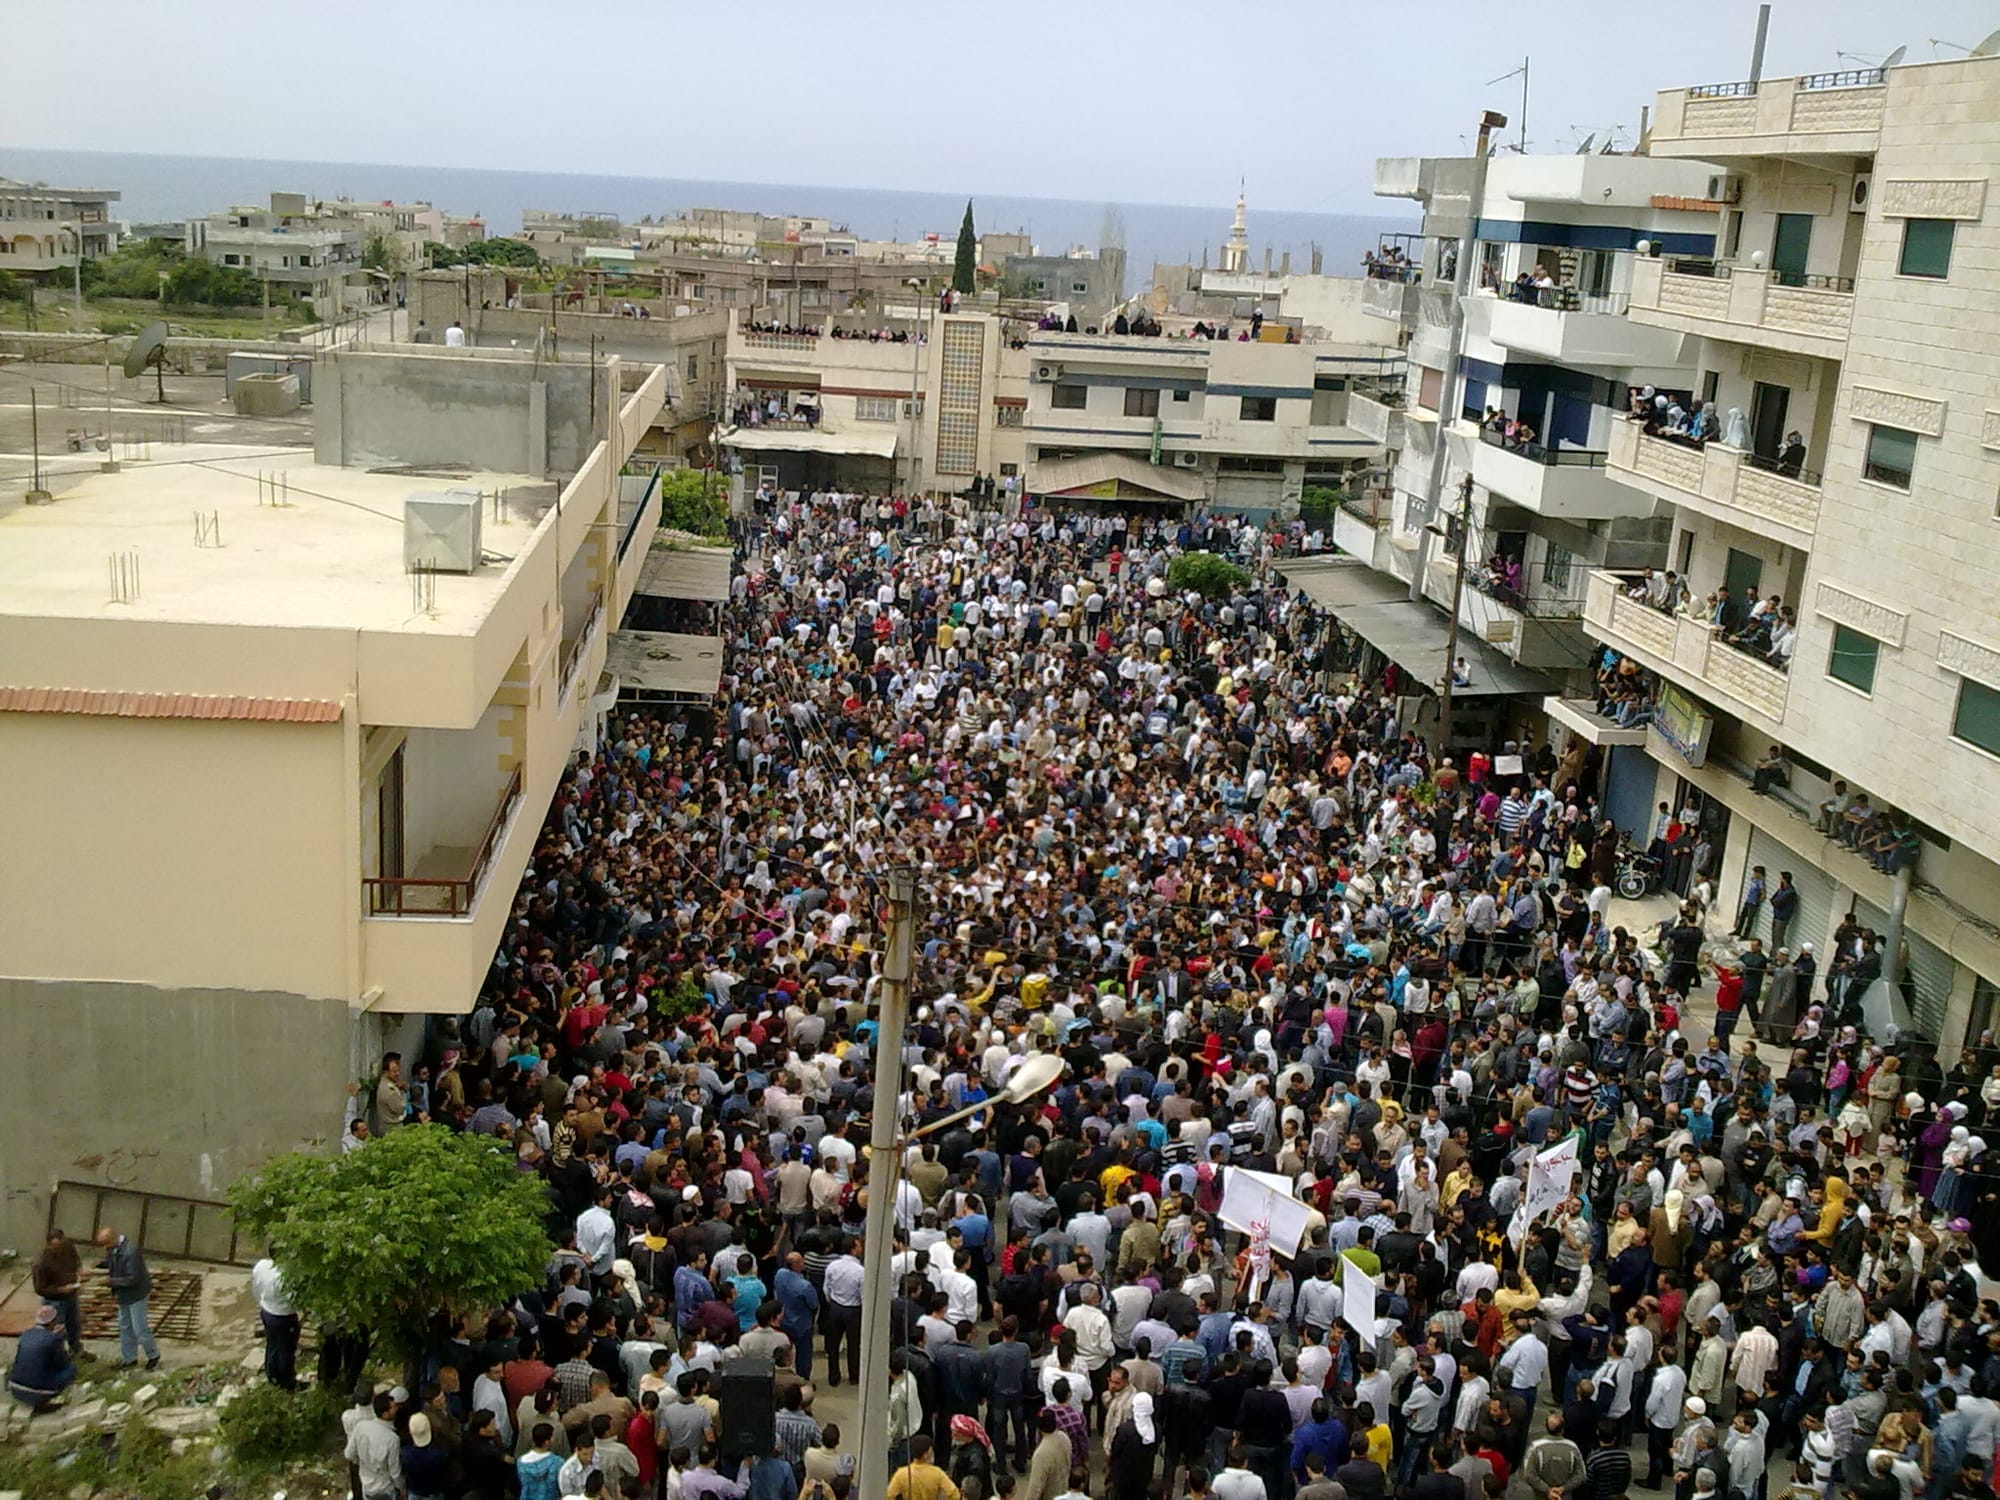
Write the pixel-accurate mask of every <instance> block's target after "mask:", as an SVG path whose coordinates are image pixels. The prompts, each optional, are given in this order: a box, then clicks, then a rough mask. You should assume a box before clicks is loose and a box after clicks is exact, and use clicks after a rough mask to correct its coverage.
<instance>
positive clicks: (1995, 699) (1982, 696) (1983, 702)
mask: <svg viewBox="0 0 2000 1500" xmlns="http://www.w3.org/2000/svg"><path fill="white" fill-rule="evenodd" d="M1951 733H1952V738H1954V739H1960V740H1964V741H1965V742H1966V744H1968V745H1977V746H1978V747H1979V748H1980V749H1981V750H1984V751H1985V752H1986V753H1987V754H1988V755H2000V688H1990V687H1988V686H1987V685H1986V684H1985V683H1983V682H1974V681H1973V680H1972V679H1971V678H1970V677H1967V678H1964V679H1962V680H1961V681H1960V682H1959V685H1958V710H1957V712H1955V713H1954V714H1953V715H1952V716H1951Z"/></svg>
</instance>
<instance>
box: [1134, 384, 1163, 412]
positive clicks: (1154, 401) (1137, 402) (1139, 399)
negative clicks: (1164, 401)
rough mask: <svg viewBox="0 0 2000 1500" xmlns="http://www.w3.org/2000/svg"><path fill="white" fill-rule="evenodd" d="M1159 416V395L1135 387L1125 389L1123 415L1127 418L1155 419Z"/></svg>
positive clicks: (1156, 392) (1155, 392)
mask: <svg viewBox="0 0 2000 1500" xmlns="http://www.w3.org/2000/svg"><path fill="white" fill-rule="evenodd" d="M1159 414H1160V393H1159V392H1158V391H1142V390H1140V389H1139V388H1138V387H1136V386H1127V387H1126V388H1125V415H1126V416H1128V417H1157V416H1158V415H1159Z"/></svg>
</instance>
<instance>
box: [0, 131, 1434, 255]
mask: <svg viewBox="0 0 2000 1500" xmlns="http://www.w3.org/2000/svg"><path fill="white" fill-rule="evenodd" d="M0 176H4V177H12V178H17V179H20V180H23V181H27V182H36V181H41V182H48V183H53V184H55V185H57V186H62V187H90V188H98V189H102V190H106V191H114V192H117V193H119V194H120V198H119V203H118V209H117V217H119V218H120V219H122V220H124V221H125V222H126V223H127V224H129V225H133V226H138V225H144V224H171V223H179V222H184V221H185V220H188V219H192V218H199V217H201V216H202V215H204V214H210V213H217V212H220V211H222V210H223V209H226V208H229V207H232V206H235V205H238V204H243V205H251V204H264V203H267V202H268V201H269V197H270V194H271V193H273V192H302V193H306V194H308V195H309V196H311V197H314V198H320V199H331V198H340V197H347V198H353V199H356V200H358V201H364V202H367V201H374V202H379V201H381V200H383V199H394V200H396V201H399V202H404V201H409V200H413V199H422V200H426V201H428V202H430V203H432V204H434V205H435V206H436V207H438V208H440V209H442V210H444V211H445V212H446V213H451V214H460V215H465V214H477V215H479V216H480V217H481V218H482V219H484V220H485V222H486V228H487V233H488V234H489V235H506V234H512V233H515V232H517V231H518V230H519V228H520V224H521V215H522V213H523V211H524V210H530V209H533V210H544V211H553V212H560V213H576V214H612V215H616V216H617V217H618V218H620V219H621V220H623V221H624V222H627V223H630V222H633V221H635V220H638V219H640V218H643V217H645V216H646V215H648V214H652V215H655V216H665V215H673V214H679V213H685V212H686V211H687V210H689V209H692V208H726V209H738V210H745V211H755V212H758V213H765V214H774V215H777V214H798V215H810V216H816V217H820V218H824V219H827V220H829V221H831V222H833V223H835V224H840V225H845V226H846V227H847V229H848V230H849V231H850V232H852V233H854V234H857V235H859V236H861V237H862V238H864V239H902V240H914V239H920V238H922V237H923V236H924V235H926V234H937V235H939V236H941V237H950V236H955V235H956V234H957V232H958V225H959V219H960V217H961V216H962V214H963V213H964V209H965V200H966V198H967V197H968V196H969V197H970V198H971V199H972V202H973V218H974V223H975V226H977V227H978V228H980V229H981V231H982V232H986V231H991V232H996V233H1002V232H1025V233H1027V234H1029V235H1031V236H1032V237H1033V239H1034V241H1035V243H1036V246H1037V248H1038V250H1040V251H1041V253H1043V254H1061V253H1063V252H1064V251H1066V250H1068V249H1069V248H1070V247H1072V246H1074V245H1079V244H1081V245H1085V246H1087V247H1088V248H1091V249H1096V248H1098V247H1099V245H1100V244H1101V242H1102V240H1103V238H1104V235H1105V232H1106V230H1107V228H1111V229H1112V232H1114V233H1119V232H1122V236H1123V243H1124V247H1125V251H1126V283H1127V290H1128V291H1129V290H1134V289H1136V288H1137V287H1139V286H1143V285H1145V284H1148V282H1149V279H1150V275H1151V269H1152V265H1153V263H1154V262H1159V263H1162V264H1170V265H1171V264H1179V263H1182V262H1183V261H1191V262H1192V263H1195V264H1199V263H1200V261H1201V259H1202V255H1203V252H1204V250H1206V252H1207V255H1208V261H1209V264H1211V265H1213V264H1215V263H1216V261H1217V258H1218V251H1219V248H1220V246H1221V243H1222V241H1223V239H1224V237H1225V236H1226V235H1227V234H1228V231H1229V221H1230V218H1231V216H1232V214H1233V213H1234V211H1235V204H1234V202H1233V201H1231V202H1228V203H1220V204H1212V205H1202V204H1171V203H1144V202H1136V201H1128V200H1121V199H1091V198H1066V197H1060V196H1053V197H1032V198H1031V197H1022V196H1019V195H1014V194H1002V193H994V194H984V195H982V194H980V193H979V192H977V191H973V192H970V193H969V194H968V193H965V192H960V191H953V192H948V193H947V192H920V191H913V190H908V189H889V188H868V187H860V186H850V187H812V186H807V185H804V184H797V183H778V182H742V181H733V180H727V179H708V178H681V177H634V176H621V175H617V174H612V173H600V172H545V171H512V170H508V169H504V168H493V167H449V166H424V165H409V164H397V163H387V162H337V161H308V160H303V159H290V158H283V157H227V156H189V155H181V154H174V153H151V152H111V151H71V150H38V149H28V148H16V147H11V146H9V147H0ZM1385 207H1386V205H1385ZM1248 223H1249V235H1250V245H1251V264H1252V265H1253V266H1254V267H1257V268H1261V267H1262V266H1263V264H1264V255H1265V248H1266V247H1267V246H1268V247H1269V250H1270V260H1271V264H1272V266H1273V268H1276V267H1277V266H1278V265H1279V264H1280V263H1281V262H1282V260H1283V258H1284V256H1285V255H1286V254H1287V253H1289V254H1290V256H1291V262H1292V269H1293V271H1294V272H1298V273H1303V272H1305V271H1307V270H1309V269H1310V256H1311V252H1312V250H1313V249H1314V248H1317V249H1319V250H1320V251H1321V252H1322V269H1323V270H1324V271H1325V272H1326V274H1329V275H1348V276H1353V275H1359V274H1360V265H1361V258H1362V255H1363V254H1364V253H1365V252H1366V251H1368V250H1370V249H1372V248H1374V244H1375V242H1376V241H1377V240H1378V239H1379V237H1380V236H1382V235H1385V234H1391V233H1399V232H1406V231H1410V230H1414V229H1415V228H1416V225H1417V220H1416V218H1415V216H1414V215H1410V216H1407V217H1399V216H1397V215H1396V214H1394V213H1393V212H1384V213H1382V214H1365V215H1363V214H1330V213H1320V212H1317V211H1311V210H1297V209H1286V208H1277V207H1269V208H1261V209H1260V208H1259V206H1258V205H1256V204H1255V203H1252V204H1251V205H1250V207H1249V213H1248Z"/></svg>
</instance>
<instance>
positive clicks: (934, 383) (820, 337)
mask: <svg viewBox="0 0 2000 1500" xmlns="http://www.w3.org/2000/svg"><path fill="white" fill-rule="evenodd" d="M904 311H905V312H907V313H908V314H909V316H905V317H902V318H900V319H897V318H891V319H889V320H888V322H889V325H890V332H892V333H893V332H897V331H900V332H903V333H905V334H910V333H912V332H913V331H914V332H915V333H917V334H918V335H920V336H919V337H910V338H906V339H905V340H904V341H902V342H897V341H895V340H894V339H893V338H877V339H870V338H868V337H867V336H866V335H865V334H862V335H859V336H856V337H843V338H835V337H834V336H833V333H832V331H831V328H829V329H828V330H827V331H825V332H821V333H817V334H804V333H756V332H751V331H750V330H749V329H747V328H745V327H744V326H742V325H741V324H740V323H739V324H736V325H735V326H733V327H731V328H730V330H729V341H728V345H727V351H726V356H725V357H726V359H727V361H728V374H727V381H726V384H725V387H724V393H723V397H722V400H723V405H724V407H725V412H724V416H723V419H722V424H721V428H720V433H719V440H720V442H721V444H722V446H723V447H724V448H727V449H730V450H732V451H734V452H735V453H736V454H737V455H738V457H739V458H740V460H741V462H742V464H743V474H744V482H745V484H746V486H747V487H748V488H750V489H751V490H753V491H754V490H755V489H756V487H757V486H758V485H759V484H770V485H771V486H773V487H774V488H776V489H779V490H810V489H813V488H816V487H839V488H849V487H851V488H856V489H863V490H869V491H873V492H877V493H882V492H887V491H889V490H900V491H902V492H904V493H909V494H914V493H919V492H923V491H933V490H935V491H942V492H956V491H959V490H962V489H965V488H966V487H967V486H968V485H970V484H971V483H972V481H973V480H974V479H975V478H979V477H982V476H986V477H991V478H993V479H995V480H999V479H1004V478H1006V477H1007V476H1009V475H1019V474H1021V473H1022V471H1023V468H1024V466H1025V463H1026V456H1027V445H1026V441H1025V434H1024V431H1023V418H1024V416H1025V413H1026V411H1027V408H1028V403H1029V386H1028V378H1027V372H1028V362H1029V355H1028V354H1027V353H1026V352H1024V351H1023V350H1021V349H1018V348H1015V347H1014V343H1015V341H1014V340H1011V339H1009V338H1008V337H1007V335H1006V325H1005V324H1004V323H1003V322H1002V321H1001V320H1000V319H999V318H996V317H994V316H993V315H992V314H990V313H985V312H962V313H949V314H947V313H941V312H937V311H934V310H927V311H924V312H922V313H917V312H916V310H915V309H914V308H913V307H910V308H906V309H904ZM878 331H879V330H878ZM773 402H775V403H776V404H777V409H778V412H779V416H778V418H777V419H776V420H771V419H770V418H769V410H770V407H771V403H773ZM753 406H754V407H756V408H758V420H756V421H751V420H749V419H748V414H749V409H750V408H751V407H753ZM808 414H810V415H808Z"/></svg>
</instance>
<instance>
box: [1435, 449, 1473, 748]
mask: <svg viewBox="0 0 2000 1500" xmlns="http://www.w3.org/2000/svg"><path fill="white" fill-rule="evenodd" d="M1458 505H1459V511H1458V557H1457V559H1456V561H1457V566H1456V567H1454V568H1453V569H1452V570H1451V622H1450V624H1448V625H1447V626H1446V627H1445V633H1444V683H1443V685H1442V686H1441V687H1439V689H1438V758H1439V759H1440V760H1442V759H1443V758H1444V757H1445V756H1447V755H1449V754H1451V692H1452V688H1453V687H1454V686H1455V685H1456V684H1455V683H1454V681H1453V679H1452V674H1453V673H1454V672H1456V671H1457V670H1458V606H1459V601H1460V600H1461V599H1463V598H1464V597H1465V549H1466V548H1467V547H1468V546H1470V545H1471V543H1472V476H1471V475H1470V474H1468V475H1466V476H1465V478H1464V480H1463V481H1461V482H1460V484H1459V487H1458ZM1431 524H1432V525H1436V524H1437V522H1436V521H1433V522H1432V523H1431Z"/></svg>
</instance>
